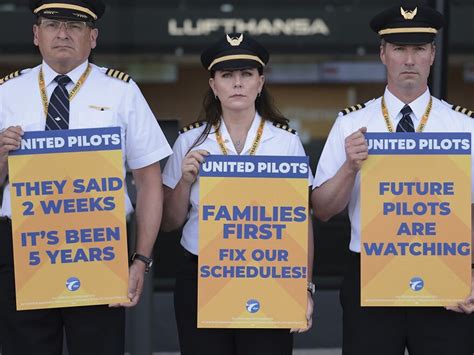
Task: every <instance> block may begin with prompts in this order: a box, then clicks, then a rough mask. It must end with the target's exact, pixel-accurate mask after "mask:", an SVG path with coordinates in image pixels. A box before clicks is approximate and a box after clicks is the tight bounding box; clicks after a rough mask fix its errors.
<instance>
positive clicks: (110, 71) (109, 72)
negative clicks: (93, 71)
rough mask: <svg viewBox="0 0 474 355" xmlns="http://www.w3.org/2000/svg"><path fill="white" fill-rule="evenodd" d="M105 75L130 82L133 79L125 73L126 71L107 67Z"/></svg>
mask: <svg viewBox="0 0 474 355" xmlns="http://www.w3.org/2000/svg"><path fill="white" fill-rule="evenodd" d="M105 75H108V76H110V77H112V78H115V79H119V80H122V81H125V82H126V83H128V82H129V81H130V79H131V77H130V75H128V74H125V73H124V72H122V71H120V70H116V69H107V71H106V72H105Z"/></svg>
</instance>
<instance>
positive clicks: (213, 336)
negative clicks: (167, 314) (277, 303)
mask: <svg viewBox="0 0 474 355" xmlns="http://www.w3.org/2000/svg"><path fill="white" fill-rule="evenodd" d="M197 272H198V268H197V260H195V259H194V260H193V258H192V257H191V256H190V255H188V256H187V257H183V260H182V263H181V268H180V270H179V271H178V275H177V278H176V286H175V291H174V309H175V316H176V322H177V324H178V335H179V345H180V348H181V354H182V355H211V354H216V355H217V354H218V355H266V354H268V355H291V353H292V349H293V335H292V334H291V333H290V330H289V329H204V328H197Z"/></svg>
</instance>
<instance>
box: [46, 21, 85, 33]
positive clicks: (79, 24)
mask: <svg viewBox="0 0 474 355" xmlns="http://www.w3.org/2000/svg"><path fill="white" fill-rule="evenodd" d="M61 25H64V29H65V30H66V32H67V33H69V34H70V35H78V34H82V33H83V32H84V31H85V29H86V28H87V27H92V24H91V23H90V22H85V21H59V20H50V19H47V20H41V22H40V23H39V26H41V27H42V28H43V29H44V30H45V31H46V32H49V33H57V32H59V30H60V28H61Z"/></svg>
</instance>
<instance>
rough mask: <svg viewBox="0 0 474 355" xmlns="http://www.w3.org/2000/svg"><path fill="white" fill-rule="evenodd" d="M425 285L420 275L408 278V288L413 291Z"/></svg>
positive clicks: (419, 289)
mask: <svg viewBox="0 0 474 355" xmlns="http://www.w3.org/2000/svg"><path fill="white" fill-rule="evenodd" d="M423 287H425V282H424V281H423V279H422V278H421V277H414V278H412V279H411V280H410V288H411V289H412V290H413V291H421V290H422V289H423Z"/></svg>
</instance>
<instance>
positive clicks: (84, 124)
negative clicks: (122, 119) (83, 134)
mask: <svg viewBox="0 0 474 355" xmlns="http://www.w3.org/2000/svg"><path fill="white" fill-rule="evenodd" d="M117 125H118V124H117V117H116V115H115V113H114V111H112V110H110V109H104V110H99V109H92V108H91V109H89V110H87V111H83V112H80V113H79V114H78V115H77V117H76V118H73V119H71V120H70V122H69V128H71V129H75V128H101V127H116V126H117Z"/></svg>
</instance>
